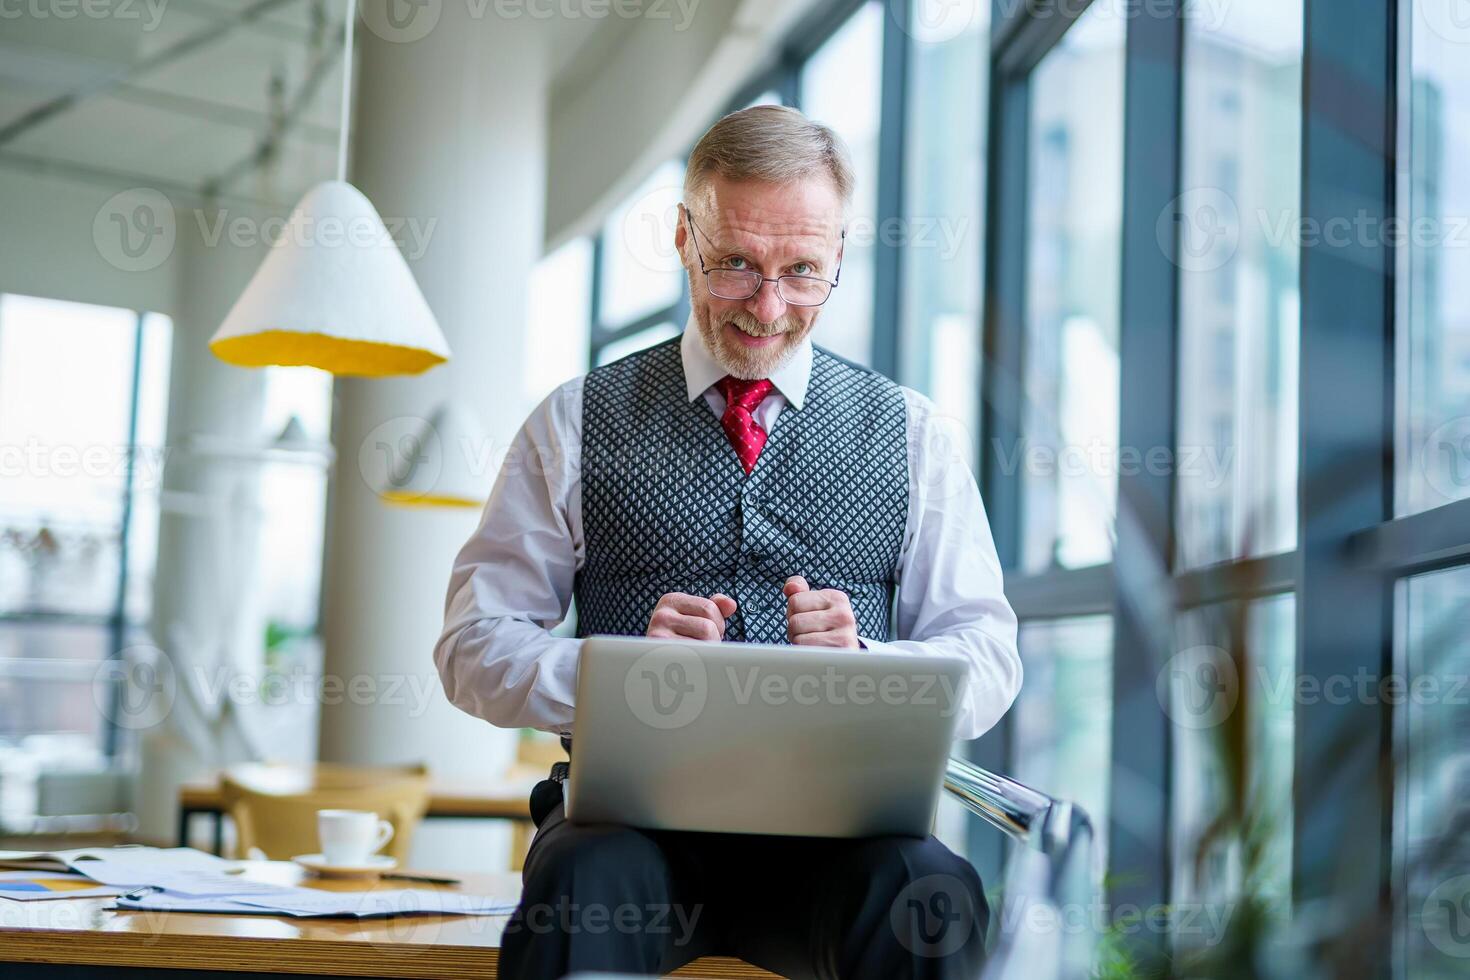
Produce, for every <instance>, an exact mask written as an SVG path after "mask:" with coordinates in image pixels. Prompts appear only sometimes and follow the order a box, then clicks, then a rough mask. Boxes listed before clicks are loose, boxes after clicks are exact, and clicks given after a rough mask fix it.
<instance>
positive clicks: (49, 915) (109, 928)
mask: <svg viewBox="0 0 1470 980" xmlns="http://www.w3.org/2000/svg"><path fill="white" fill-rule="evenodd" d="M245 863H246V865H247V867H248V870H247V871H246V875H247V877H250V878H253V879H258V880H262V881H274V882H277V883H279V884H286V885H295V884H304V885H308V886H310V887H314V888H328V889H332V890H339V891H341V890H349V891H350V890H362V889H364V888H433V887H435V886H433V885H424V884H418V883H415V882H403V881H384V882H381V883H378V884H373V885H365V884H363V883H362V882H331V881H323V880H319V879H305V880H303V875H304V872H303V871H302V870H301V869H300V868H298V867H297V866H296V865H294V864H290V863H287V862H278V861H251V862H245ZM462 877H463V879H464V880H463V884H462V885H459V886H453V887H452V888H451V889H450V890H459V891H464V892H466V893H469V894H475V895H492V896H494V897H496V898H506V899H507V900H513V899H515V898H517V897H519V895H520V887H521V886H520V878H519V876H518V875H515V874H472V875H464V876H462ZM110 903H111V899H105V898H82V899H56V900H52V901H42V902H15V901H11V900H9V899H0V976H4V977H5V978H6V980H53V978H56V977H63V976H64V977H67V978H69V980H72V978H77V977H88V978H91V977H96V978H98V980H102V978H107V980H113V978H116V977H126V976H130V975H132V974H130V973H124V972H122V969H121V968H124V967H128V968H133V969H135V970H138V971H139V975H141V976H158V977H162V978H169V980H194V978H205V977H208V978H221V980H239V978H240V977H241V976H242V974H243V975H247V976H248V975H254V976H258V977H266V976H276V975H280V974H297V975H301V974H313V975H317V976H332V977H410V978H432V980H441V978H443V980H454V978H465V980H470V978H473V980H488V978H491V977H494V976H495V971H496V963H497V961H498V958H499V946H500V936H501V932H502V931H503V930H504V928H505V924H506V922H507V917H506V916H405V917H401V918H395V919H291V918H286V917H280V918H277V917H274V916H262V915H240V916H233V915H203V914H194V913H182V912H170V913H164V912H126V911H118V910H108V909H107V907H106V906H107V905H109V904H110ZM674 976H678V977H710V978H736V977H741V978H770V977H772V976H774V975H773V974H770V973H766V972H765V971H763V970H758V969H756V968H755V967H752V966H749V965H748V964H745V963H742V962H741V961H739V960H734V959H728V958H724V957H706V958H704V959H702V960H696V961H695V962H694V963H690V964H689V965H688V966H686V967H684V968H682V969H680V970H679V971H677V972H676V973H675V974H674Z"/></svg>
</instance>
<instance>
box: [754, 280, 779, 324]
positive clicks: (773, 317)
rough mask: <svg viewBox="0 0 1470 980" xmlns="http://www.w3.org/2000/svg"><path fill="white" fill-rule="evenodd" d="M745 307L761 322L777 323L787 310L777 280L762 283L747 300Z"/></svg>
mask: <svg viewBox="0 0 1470 980" xmlns="http://www.w3.org/2000/svg"><path fill="white" fill-rule="evenodd" d="M745 309H746V310H747V311H748V312H749V313H750V315H751V316H753V317H755V318H756V319H757V320H759V321H760V322H761V323H775V322H776V321H777V320H778V319H780V318H781V314H783V313H785V312H786V302H785V301H784V300H782V299H781V292H780V290H778V289H777V288H776V282H775V280H767V281H766V282H763V283H761V288H760V289H757V290H756V291H755V295H754V296H752V297H751V298H750V299H748V300H746V301H745Z"/></svg>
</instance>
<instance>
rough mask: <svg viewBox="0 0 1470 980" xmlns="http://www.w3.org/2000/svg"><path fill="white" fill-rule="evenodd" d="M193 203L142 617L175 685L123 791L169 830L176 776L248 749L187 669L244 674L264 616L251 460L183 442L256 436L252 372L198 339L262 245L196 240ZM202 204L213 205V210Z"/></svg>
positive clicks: (259, 435) (151, 824)
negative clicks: (153, 564) (132, 781)
mask: <svg viewBox="0 0 1470 980" xmlns="http://www.w3.org/2000/svg"><path fill="white" fill-rule="evenodd" d="M197 213H198V212H196V211H195V210H194V206H193V204H192V203H191V204H190V205H189V206H188V207H185V206H182V205H181V206H180V207H179V208H178V215H177V227H178V244H177V246H176V252H175V259H176V260H177V261H178V262H179V275H178V279H177V282H178V290H179V292H178V299H177V303H176V305H175V316H174V328H173V355H172V358H171V365H170V378H169V418H168V446H169V449H168V456H167V458H166V465H165V469H164V480H163V492H162V494H161V496H160V508H159V527H158V561H157V572H156V575H155V580H154V585H153V613H152V620H151V622H150V626H149V631H150V633H151V634H152V637H153V642H154V643H155V644H156V645H157V646H158V648H159V649H161V650H162V651H163V653H164V654H165V655H166V656H167V657H168V663H169V665H171V669H172V670H173V672H174V674H175V679H176V681H177V685H176V687H175V688H173V693H172V700H171V701H169V702H167V704H166V705H164V706H162V707H164V708H166V710H163V711H162V712H161V713H162V717H161V718H160V719H159V720H158V722H157V724H152V723H149V724H148V725H147V727H146V728H144V729H142V730H141V731H139V732H138V735H139V738H140V746H139V750H140V774H139V781H138V785H137V790H136V799H135V804H134V805H135V810H136V812H137V815H138V824H139V826H138V834H139V835H140V836H141V837H143V838H144V839H146V840H150V841H172V840H173V835H174V831H175V823H174V821H175V820H176V803H175V801H176V798H177V787H178V784H179V783H180V782H181V781H183V780H186V779H190V778H193V777H197V776H199V775H201V774H202V773H205V772H209V771H210V770H212V769H214V768H216V767H218V766H220V765H223V764H227V763H229V762H234V761H237V760H238V759H240V758H242V757H244V756H245V755H247V754H248V753H247V751H246V749H245V747H244V746H243V745H241V744H239V743H238V740H237V739H235V738H233V737H232V733H231V732H230V731H229V730H228V726H224V727H220V726H216V725H215V724H214V723H213V719H215V718H217V717H218V716H219V712H220V710H221V705H220V704H219V703H218V700H217V695H218V694H219V693H220V692H219V691H218V690H217V689H216V688H213V687H211V686H210V685H209V684H208V683H204V684H200V683H199V681H200V679H215V678H219V677H221V676H225V677H228V676H230V674H231V673H232V672H234V671H242V672H244V673H246V674H247V675H249V676H254V675H255V674H256V673H257V672H258V671H259V669H260V665H261V660H262V657H263V654H264V650H265V616H264V614H263V611H262V609H261V604H260V597H259V595H257V594H256V590H255V589H254V583H255V581H256V574H257V570H256V558H257V551H258V547H257V546H258V541H259V516H258V509H259V469H258V467H257V466H256V465H254V464H252V463H242V462H240V461H235V460H231V459H228V458H222V457H220V456H217V455H216V456H210V455H200V454H198V453H195V452H192V451H191V449H192V447H194V446H196V445H197V444H199V442H200V441H201V440H203V441H205V442H211V443H215V444H223V445H227V446H240V447H248V446H252V445H258V444H259V443H260V442H261V441H262V440H264V439H266V438H267V435H266V434H265V433H264V432H263V431H262V430H261V425H262V410H263V407H264V398H265V373H264V372H262V371H252V370H247V369H245V368H238V367H233V366H231V365H228V364H225V363H224V362H223V361H221V360H219V359H218V358H216V357H215V356H214V355H213V354H211V353H210V352H209V338H210V337H212V336H213V335H214V331H215V330H216V329H217V328H218V327H219V325H220V323H221V321H223V320H224V317H225V314H226V313H227V312H228V311H229V308H230V306H231V305H232V304H233V303H234V302H235V300H236V298H237V297H238V296H239V295H240V292H241V290H243V289H244V288H245V284H246V283H247V282H249V280H250V277H251V275H252V274H253V273H254V272H255V267H256V266H257V265H259V263H260V261H261V259H262V257H263V255H264V250H263V249H262V248H245V247H239V246H236V245H233V244H231V243H230V242H228V241H227V240H223V239H222V240H220V241H218V242H215V243H213V244H208V243H206V242H205V240H204V239H203V237H202V235H201V233H200V231H199V222H198V221H197V220H196V215H197ZM204 213H205V214H207V215H208V216H209V217H210V218H211V219H212V218H213V216H214V214H215V210H214V209H213V208H209V209H206V210H205V212H204ZM254 217H256V218H257V220H258V217H259V216H254ZM150 710H156V709H150ZM147 717H149V718H151V717H152V716H151V715H148V716H147ZM124 720H127V719H124Z"/></svg>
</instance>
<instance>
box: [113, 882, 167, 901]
mask: <svg viewBox="0 0 1470 980" xmlns="http://www.w3.org/2000/svg"><path fill="white" fill-rule="evenodd" d="M161 891H163V888H162V886H160V885H144V886H143V887H142V888H134V889H133V890H132V891H130V892H127V893H125V894H122V895H119V896H118V898H120V899H122V900H124V901H128V902H136V901H137V900H138V899H140V898H142V897H143V896H144V895H152V894H153V893H154V892H161Z"/></svg>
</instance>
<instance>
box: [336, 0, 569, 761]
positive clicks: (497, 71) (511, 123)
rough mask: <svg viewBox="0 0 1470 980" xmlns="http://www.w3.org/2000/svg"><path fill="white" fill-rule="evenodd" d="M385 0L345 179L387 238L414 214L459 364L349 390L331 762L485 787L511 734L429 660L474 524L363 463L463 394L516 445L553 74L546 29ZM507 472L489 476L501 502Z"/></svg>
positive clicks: (369, 46)
mask: <svg viewBox="0 0 1470 980" xmlns="http://www.w3.org/2000/svg"><path fill="white" fill-rule="evenodd" d="M370 3H371V0H369V4H367V5H365V10H364V18H365V21H366V25H365V29H361V30H359V32H358V37H359V39H360V49H359V50H360V52H361V59H360V65H359V69H358V79H359V81H358V87H357V105H356V112H355V123H354V125H355V127H356V133H355V139H354V148H355V152H354V154H353V162H352V166H351V174H350V179H351V180H352V182H353V183H354V184H356V185H357V186H358V187H359V188H360V189H361V190H362V191H363V192H364V193H365V194H366V195H367V196H368V198H369V199H370V200H372V202H373V203H374V204H375V205H376V206H377V208H378V211H379V212H380V213H381V214H382V215H383V217H384V218H385V219H386V220H387V221H388V223H389V227H390V229H391V228H393V227H394V222H395V219H401V220H403V221H404V222H405V230H404V232H403V233H402V234H400V236H399V239H400V244H401V246H402V248H403V251H404V253H405V255H406V257H407V258H408V260H409V264H410V266H411V267H412V269H413V272H414V275H415V276H416V277H417V279H418V282H419V284H420V286H421V287H422V288H423V291H424V295H425V296H426V297H427V298H428V301H429V305H430V307H431V308H432V309H433V310H434V312H435V314H436V315H437V316H438V318H439V322H440V324H441V326H442V327H443V329H444V334H445V336H446V338H447V339H448V341H449V345H450V347H451V349H452V351H453V357H452V359H451V360H450V362H449V363H448V364H446V365H442V366H440V367H437V368H435V369H433V370H431V371H429V372H428V373H426V374H424V375H420V376H417V377H409V378H388V379H354V378H344V379H339V381H338V383H337V388H336V392H337V404H336V417H335V420H334V429H335V432H334V436H333V439H334V442H335V444H336V446H337V451H338V460H337V464H336V470H335V482H334V486H333V491H332V493H333V499H332V504H331V514H330V517H329V529H328V535H327V539H328V549H327V564H326V568H325V582H324V590H325V601H324V615H323V634H324V639H325V642H326V673H327V674H328V675H329V676H333V677H336V678H340V679H341V680H342V681H343V682H344V684H345V685H346V686H345V689H344V694H343V696H342V697H341V698H340V699H336V698H327V699H325V700H324V703H323V707H322V728H321V736H322V737H321V755H322V758H323V759H324V760H328V761H336V762H349V763H359V764H369V763H375V764H388V763H409V762H418V761H423V762H427V763H428V764H429V766H430V767H431V769H432V770H433V771H434V772H435V773H436V774H440V775H444V776H449V777H455V778H460V777H462V778H468V779H484V780H487V781H488V780H491V779H493V778H495V777H496V776H497V775H498V774H499V772H500V771H501V770H502V769H503V768H504V766H505V765H506V764H507V763H508V762H509V761H510V759H511V757H512V756H513V753H514V746H515V738H514V735H513V734H512V733H507V732H502V731H500V730H498V729H494V728H492V727H491V726H490V725H489V724H487V723H486V722H483V721H480V720H478V719H475V718H471V717H469V716H467V715H465V714H463V713H461V712H459V711H458V709H456V708H453V707H452V706H450V705H449V703H448V702H447V700H446V699H445V697H444V694H443V690H442V688H441V686H440V683H439V679H438V675H437V673H436V672H435V669H434V664H433V659H432V652H433V646H434V641H435V640H436V638H437V637H438V634H439V630H440V626H441V624H442V618H443V610H444V597H445V589H446V586H447V584H448V579H449V572H450V565H451V563H452V561H453V558H454V555H455V553H456V552H457V550H458V549H459V547H460V546H461V545H462V544H463V543H464V541H465V539H466V538H467V537H468V536H469V534H470V533H471V531H473V529H474V527H475V526H476V524H477V523H478V519H479V514H478V512H477V511H472V510H442V511H441V510H433V509H403V508H397V507H393V506H389V505H386V504H384V503H382V502H381V501H380V500H378V499H377V497H376V496H375V494H374V489H375V488H374V487H371V486H369V485H368V480H367V479H365V477H364V475H363V473H362V466H361V465H360V453H361V452H362V450H363V447H364V446H367V452H368V453H369V454H372V453H373V452H375V451H376V450H375V443H376V441H377V440H378V439H380V438H381V437H382V436H383V435H384V434H385V433H386V434H387V435H388V437H389V438H390V439H391V438H396V437H398V436H400V435H402V434H404V433H405V432H406V431H408V430H409V428H410V427H411V423H409V422H406V421H405V420H408V419H425V418H428V416H429V415H430V413H432V412H433V410H434V408H435V406H436V405H438V404H440V403H442V402H445V401H448V400H454V401H457V402H460V403H461V404H463V405H465V406H466V407H467V408H469V409H471V410H472V411H474V412H475V413H477V414H478V415H479V417H480V419H481V421H482V422H483V423H484V425H485V429H486V431H487V432H488V433H489V435H490V437H491V439H492V440H494V442H495V444H496V445H497V446H500V447H503V446H504V445H505V443H506V442H508V440H509V439H510V437H511V436H512V435H513V434H514V432H515V431H516V429H517V428H518V427H519V425H520V423H521V421H522V420H523V418H524V416H525V414H526V412H527V411H528V409H529V406H528V405H527V404H526V397H525V394H524V392H523V380H522V373H523V372H522V369H521V365H522V352H523V350H524V338H523V332H524V328H525V308H526V296H525V293H526V283H527V280H528V277H529V273H530V271H531V267H532V265H533V263H534V262H535V261H536V259H537V258H538V256H539V252H540V242H541V232H542V221H543V198H544V195H545V192H544V179H545V178H544V172H545V115H546V111H545V110H546V83H545V72H544V70H543V63H542V57H541V54H540V50H539V46H538V45H537V43H535V42H536V40H537V39H536V38H535V37H534V36H532V30H533V28H534V25H533V24H530V23H528V22H527V21H526V19H524V18H523V19H522V20H521V21H519V22H513V21H506V20H503V19H500V18H497V17H496V16H494V10H495V7H494V5H488V6H483V5H475V4H462V3H445V4H425V5H420V6H419V7H417V8H415V9H416V10H417V11H418V12H419V13H418V14H416V15H415V16H426V17H435V18H437V21H436V22H435V23H434V25H433V27H432V29H430V30H429V32H428V34H427V35H425V36H423V37H416V36H417V35H418V34H419V33H420V31H419V30H418V26H419V25H416V24H415V23H413V22H412V21H411V22H410V24H409V25H408V26H407V27H405V26H404V25H402V24H401V23H399V24H396V25H395V24H391V23H385V21H384V20H383V19H382V17H381V16H375V12H374V11H373V10H372V8H371V6H370ZM476 12H478V13H479V14H481V16H475V13H476ZM360 26H364V25H360ZM410 38H414V39H412V40H410ZM415 227H416V228H417V229H418V231H419V237H420V238H426V239H427V241H426V243H421V242H419V241H416V239H415V235H414V233H413V229H414V228H415ZM420 251H421V253H422V254H418V253H419V252H420ZM444 448H445V450H446V451H447V452H458V451H461V447H453V446H445V447H444ZM494 475H495V474H494V472H493V470H490V469H489V468H488V467H487V468H486V471H485V472H484V481H485V483H484V486H485V491H486V493H488V491H489V488H490V484H491V482H492V481H493V479H494ZM353 683H356V684H357V685H358V688H357V694H356V695H354V693H353V688H352V684H353Z"/></svg>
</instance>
